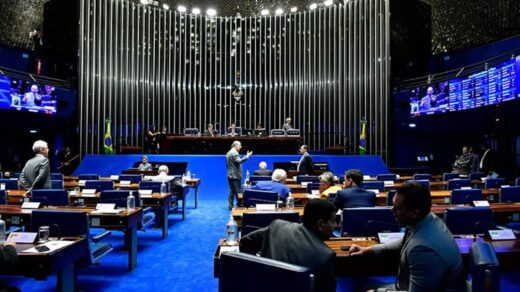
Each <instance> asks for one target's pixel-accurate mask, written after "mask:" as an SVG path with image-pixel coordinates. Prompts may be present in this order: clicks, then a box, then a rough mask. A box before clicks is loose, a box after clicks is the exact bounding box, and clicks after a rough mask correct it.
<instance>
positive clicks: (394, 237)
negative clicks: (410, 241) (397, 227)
mask: <svg viewBox="0 0 520 292" xmlns="http://www.w3.org/2000/svg"><path fill="white" fill-rule="evenodd" d="M377 236H378V237H379V242H380V243H388V242H394V241H398V240H401V239H403V236H404V232H380V233H378V234H377Z"/></svg>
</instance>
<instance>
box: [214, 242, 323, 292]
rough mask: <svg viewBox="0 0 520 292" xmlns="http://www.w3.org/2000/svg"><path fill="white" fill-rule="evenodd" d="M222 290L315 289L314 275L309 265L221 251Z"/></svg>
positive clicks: (302, 291)
mask: <svg viewBox="0 0 520 292" xmlns="http://www.w3.org/2000/svg"><path fill="white" fill-rule="evenodd" d="M218 290H219V292H242V291H246V290H247V291H248V292H266V291H269V292H312V291H314V276H313V275H312V274H311V272H310V270H309V269H308V268H305V267H301V266H296V265H292V264H288V263H284V262H280V261H275V260H272V259H268V258H262V257H258V256H254V255H250V254H246V253H238V252H225V253H222V254H221V255H220V273H219V282H218Z"/></svg>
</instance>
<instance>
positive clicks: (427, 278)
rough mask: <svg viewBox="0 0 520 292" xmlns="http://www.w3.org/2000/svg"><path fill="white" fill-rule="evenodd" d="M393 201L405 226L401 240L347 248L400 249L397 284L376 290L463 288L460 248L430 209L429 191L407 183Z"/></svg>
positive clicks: (356, 252)
mask: <svg viewBox="0 0 520 292" xmlns="http://www.w3.org/2000/svg"><path fill="white" fill-rule="evenodd" d="M393 200H394V206H393V207H392V211H393V212H394V215H395V217H396V219H397V221H398V222H399V224H400V225H401V226H403V227H406V232H405V235H404V237H403V239H402V240H397V241H394V242H390V243H385V244H377V245H373V246H369V247H361V246H358V245H356V244H353V245H352V246H351V248H350V254H351V255H352V256H357V255H363V254H370V253H373V254H376V255H378V254H388V253H393V252H400V257H401V262H400V264H399V271H398V272H397V282H396V284H391V285H390V286H388V285H386V286H385V287H384V289H383V290H381V289H382V287H381V285H377V286H378V288H381V289H377V291H388V289H391V290H405V291H441V290H442V291H465V290H466V289H465V288H466V281H465V275H464V267H463V265H462V257H461V255H460V251H459V247H458V246H457V243H456V242H455V240H454V239H453V235H451V233H450V231H449V230H448V228H447V227H446V225H445V224H444V222H443V221H442V220H441V219H440V218H439V217H437V216H436V215H435V214H433V213H431V212H430V209H431V194H430V190H428V189H427V188H425V187H424V186H422V185H420V184H418V183H411V182H408V183H405V184H403V186H402V187H400V188H398V189H397V193H396V195H395V196H394V199H393ZM381 264H382V265H385V264H388V263H381ZM367 288H368V287H367ZM370 288H373V287H370Z"/></svg>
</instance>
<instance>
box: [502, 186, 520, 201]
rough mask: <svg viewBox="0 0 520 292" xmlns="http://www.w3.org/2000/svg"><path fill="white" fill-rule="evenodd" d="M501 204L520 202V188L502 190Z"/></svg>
mask: <svg viewBox="0 0 520 292" xmlns="http://www.w3.org/2000/svg"><path fill="white" fill-rule="evenodd" d="M498 196H499V200H500V203H507V202H514V203H518V202H520V186H514V187H507V188H501V189H500V191H499V194H498Z"/></svg>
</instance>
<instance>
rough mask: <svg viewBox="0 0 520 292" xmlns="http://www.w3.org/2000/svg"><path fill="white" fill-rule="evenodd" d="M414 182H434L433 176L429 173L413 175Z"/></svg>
mask: <svg viewBox="0 0 520 292" xmlns="http://www.w3.org/2000/svg"><path fill="white" fill-rule="evenodd" d="M413 180H429V181H431V180H432V175H431V174H429V173H416V174H414V175H413Z"/></svg>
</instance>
